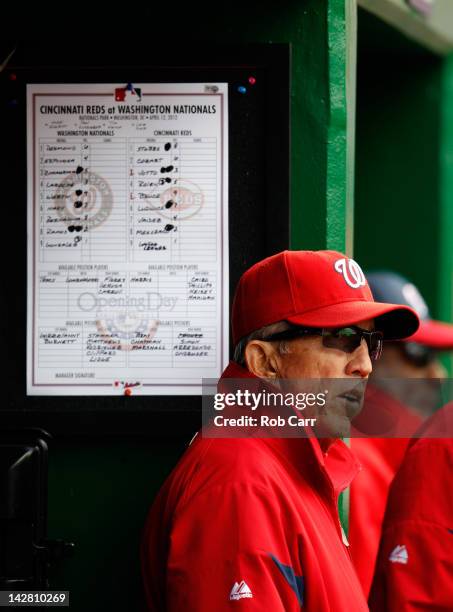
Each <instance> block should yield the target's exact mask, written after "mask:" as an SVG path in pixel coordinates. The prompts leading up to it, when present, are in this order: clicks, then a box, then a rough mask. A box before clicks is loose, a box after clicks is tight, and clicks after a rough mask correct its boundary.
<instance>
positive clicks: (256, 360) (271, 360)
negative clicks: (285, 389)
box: [245, 340, 278, 378]
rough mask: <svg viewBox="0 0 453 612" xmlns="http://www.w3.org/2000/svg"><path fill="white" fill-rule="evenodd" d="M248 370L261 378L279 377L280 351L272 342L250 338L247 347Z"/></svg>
mask: <svg viewBox="0 0 453 612" xmlns="http://www.w3.org/2000/svg"><path fill="white" fill-rule="evenodd" d="M245 363H246V365H247V370H248V371H249V372H251V373H252V374H255V376H258V377H259V378H277V376H278V353H277V351H276V349H275V347H274V346H273V345H272V344H271V343H270V342H263V341H262V340H250V342H249V343H248V344H247V346H246V347H245Z"/></svg>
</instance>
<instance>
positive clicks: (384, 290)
mask: <svg viewBox="0 0 453 612" xmlns="http://www.w3.org/2000/svg"><path fill="white" fill-rule="evenodd" d="M367 280H368V282H369V284H370V288H371V291H372V293H373V296H374V298H375V299H376V300H378V301H388V302H393V303H397V304H404V305H406V306H410V307H411V308H413V309H414V310H416V311H417V313H418V315H419V317H420V327H419V329H418V330H417V332H416V333H415V334H414V335H413V336H412V337H411V338H407V339H406V340H405V341H404V342H390V343H386V346H385V349H384V351H383V355H382V358H381V359H380V360H379V363H377V364H376V367H375V368H374V369H373V374H372V376H371V378H370V384H369V386H368V388H367V393H366V401H365V409H364V411H363V412H362V414H361V415H360V417H359V419H360V420H361V421H362V422H365V421H366V420H367V416H366V415H368V414H370V415H373V414H377V415H379V417H380V419H381V424H383V425H385V423H387V424H388V427H384V429H383V430H381V431H382V437H372V438H366V437H363V438H361V437H352V438H351V449H352V450H353V452H354V454H355V455H356V457H357V458H358V460H359V462H360V464H361V465H362V470H361V472H360V474H358V476H357V478H356V479H355V480H354V482H353V483H352V485H351V490H350V516H349V533H348V537H349V541H350V543H351V555H352V560H353V562H354V566H355V568H356V570H357V574H358V577H359V580H360V582H361V584H362V587H363V589H364V591H365V595H366V596H367V597H368V595H369V592H370V587H371V583H372V580H373V573H374V568H375V563H376V558H377V554H378V548H379V541H380V538H381V529H382V522H383V520H384V513H385V508H386V504H387V496H388V492H389V487H390V485H391V483H392V480H393V478H394V476H395V474H396V472H397V470H398V468H399V467H400V465H401V462H402V460H403V457H404V454H405V452H406V449H407V446H408V444H409V441H410V438H411V436H412V435H413V433H414V432H415V431H416V430H417V429H418V428H419V427H420V425H421V424H422V422H423V420H424V419H425V418H427V417H428V416H430V414H432V412H433V411H434V410H435V408H436V407H437V403H438V401H439V379H441V378H443V377H444V376H445V370H444V368H443V366H442V364H441V363H440V361H439V351H445V350H452V349H453V325H450V324H448V323H443V322H440V321H434V320H433V319H432V318H431V317H430V314H429V310H428V306H427V305H426V303H425V301H424V299H423V297H422V296H421V294H420V292H419V291H418V289H417V288H416V287H415V285H413V284H412V283H411V282H410V281H409V280H408V279H406V278H404V277H403V276H401V275H399V274H396V273H394V272H390V271H382V272H372V273H369V274H367ZM368 424H369V423H368ZM366 425H367V423H366V422H365V428H364V431H365V432H366V431H367V428H366ZM377 425H379V423H377ZM369 429H371V430H372V427H370V428H369ZM371 433H374V434H380V431H379V429H377V431H371Z"/></svg>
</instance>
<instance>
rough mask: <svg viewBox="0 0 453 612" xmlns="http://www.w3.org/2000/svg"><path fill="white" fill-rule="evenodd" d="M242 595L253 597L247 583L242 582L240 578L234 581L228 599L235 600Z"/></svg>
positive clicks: (242, 596)
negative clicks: (239, 580)
mask: <svg viewBox="0 0 453 612" xmlns="http://www.w3.org/2000/svg"><path fill="white" fill-rule="evenodd" d="M244 597H249V598H251V597H253V593H252V591H251V590H250V588H249V586H248V584H247V583H246V582H244V580H242V582H235V583H234V585H233V588H232V589H231V593H230V599H231V600H233V601H235V600H237V599H243V598H244Z"/></svg>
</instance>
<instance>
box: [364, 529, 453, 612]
mask: <svg viewBox="0 0 453 612" xmlns="http://www.w3.org/2000/svg"><path fill="white" fill-rule="evenodd" d="M370 610H372V611H373V612H382V610H385V611H386V612H397V611H398V612H400V611H401V610H404V612H415V611H417V612H419V611H420V610H426V611H427V612H428V611H429V612H447V611H451V610H453V531H450V530H448V529H447V528H445V527H442V526H440V525H437V524H433V523H429V522H424V521H421V520H408V521H402V522H398V523H395V524H393V525H392V526H390V527H389V528H388V529H386V530H385V532H384V533H383V536H382V540H381V548H380V553H379V558H378V562H377V565H376V573H375V578H374V582H373V587H372V590H371V595H370Z"/></svg>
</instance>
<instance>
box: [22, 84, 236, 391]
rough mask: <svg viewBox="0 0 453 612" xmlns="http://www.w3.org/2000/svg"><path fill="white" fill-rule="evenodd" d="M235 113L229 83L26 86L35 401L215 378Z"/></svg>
mask: <svg viewBox="0 0 453 612" xmlns="http://www.w3.org/2000/svg"><path fill="white" fill-rule="evenodd" d="M227 105H228V87H227V84H226V83H209V84H204V83H203V84H201V83H173V84H156V83H153V84H149V83H134V84H132V83H129V84H125V83H117V84H31V85H28V86H27V146H28V151H27V156H28V294H27V295H28V305H27V306H28V308H27V393H28V394H29V395H121V394H123V393H125V392H126V393H130V392H131V391H133V393H134V394H145V395H162V394H165V395H175V394H201V381H202V378H218V377H219V376H220V374H221V372H222V370H223V368H224V367H225V365H226V363H227V360H228V325H229V318H228V304H229V299H228V201H227V198H228V107H227Z"/></svg>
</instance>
